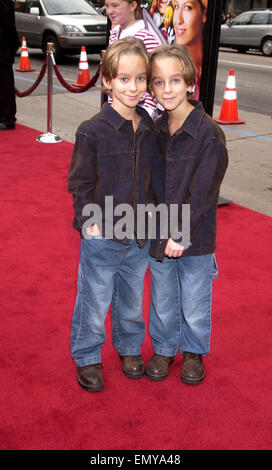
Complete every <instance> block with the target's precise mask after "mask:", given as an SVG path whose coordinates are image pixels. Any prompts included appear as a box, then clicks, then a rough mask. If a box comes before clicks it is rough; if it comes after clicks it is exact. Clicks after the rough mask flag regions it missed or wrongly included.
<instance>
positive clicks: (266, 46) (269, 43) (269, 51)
mask: <svg viewBox="0 0 272 470" xmlns="http://www.w3.org/2000/svg"><path fill="white" fill-rule="evenodd" d="M261 51H262V53H263V55H266V56H268V57H269V56H272V38H265V39H264V40H263V42H262V45H261Z"/></svg>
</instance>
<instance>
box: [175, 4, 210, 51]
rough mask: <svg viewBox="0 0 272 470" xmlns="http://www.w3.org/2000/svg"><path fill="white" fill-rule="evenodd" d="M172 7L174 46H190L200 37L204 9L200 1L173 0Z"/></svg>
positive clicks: (204, 13) (204, 19) (204, 17)
mask: <svg viewBox="0 0 272 470" xmlns="http://www.w3.org/2000/svg"><path fill="white" fill-rule="evenodd" d="M173 7H174V17H173V24H174V29H175V37H176V44H182V45H184V46H190V45H192V44H193V43H194V41H196V40H199V38H201V37H202V29H203V24H204V23H205V22H206V13H207V11H206V8H205V9H203V8H202V6H201V4H200V0H190V1H188V0H187V1H186V0H173Z"/></svg>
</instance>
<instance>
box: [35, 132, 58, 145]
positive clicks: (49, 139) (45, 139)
mask: <svg viewBox="0 0 272 470" xmlns="http://www.w3.org/2000/svg"><path fill="white" fill-rule="evenodd" d="M36 141H37V142H42V143H43V144H58V143H59V142H62V139H61V138H60V137H59V136H58V135H55V134H51V132H47V133H46V134H42V135H40V136H39V137H38V138H37V139H36Z"/></svg>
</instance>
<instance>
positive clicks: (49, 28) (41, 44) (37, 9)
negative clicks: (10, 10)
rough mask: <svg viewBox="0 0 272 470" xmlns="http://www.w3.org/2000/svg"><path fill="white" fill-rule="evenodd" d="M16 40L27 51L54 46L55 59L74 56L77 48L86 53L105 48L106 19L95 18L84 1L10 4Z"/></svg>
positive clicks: (42, 0)
mask: <svg viewBox="0 0 272 470" xmlns="http://www.w3.org/2000/svg"><path fill="white" fill-rule="evenodd" d="M14 10H15V21H16V28H17V31H18V34H19V38H21V37H22V36H25V38H26V41H27V45H28V46H29V47H34V48H41V49H42V50H43V51H44V52H46V43H47V42H53V43H54V45H55V59H56V62H57V63H59V62H60V61H61V59H62V56H63V54H77V53H79V52H80V50H81V46H85V47H86V51H87V53H92V52H98V51H100V50H101V49H103V48H105V46H106V35H107V18H106V17H105V16H103V15H99V14H98V13H97V11H96V10H95V8H94V7H93V6H92V5H90V2H87V1H86V0H69V1H67V0H18V1H17V0H14Z"/></svg>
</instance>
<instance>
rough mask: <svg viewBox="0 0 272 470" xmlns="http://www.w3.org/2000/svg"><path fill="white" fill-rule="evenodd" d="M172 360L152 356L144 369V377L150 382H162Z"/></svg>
mask: <svg viewBox="0 0 272 470" xmlns="http://www.w3.org/2000/svg"><path fill="white" fill-rule="evenodd" d="M173 360H174V358H173V357H167V356H160V355H159V354H153V356H152V357H151V359H150V361H149V363H148V364H147V367H146V371H145V373H146V376H147V377H148V378H149V379H151V380H164V379H166V378H167V377H168V369H169V366H170V365H171V364H172V362H173Z"/></svg>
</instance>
